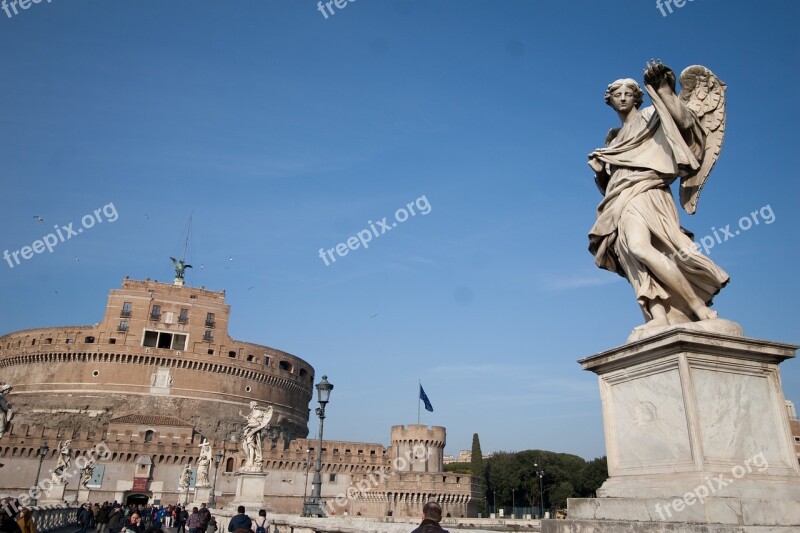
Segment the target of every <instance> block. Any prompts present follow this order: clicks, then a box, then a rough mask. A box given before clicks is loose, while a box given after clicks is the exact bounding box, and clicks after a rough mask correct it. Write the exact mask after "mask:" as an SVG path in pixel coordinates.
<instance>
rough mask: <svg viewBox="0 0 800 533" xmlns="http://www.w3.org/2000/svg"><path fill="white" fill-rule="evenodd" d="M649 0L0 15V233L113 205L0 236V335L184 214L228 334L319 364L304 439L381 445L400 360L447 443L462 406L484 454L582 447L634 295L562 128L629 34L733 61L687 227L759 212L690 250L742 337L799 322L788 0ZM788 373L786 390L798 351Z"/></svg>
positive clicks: (154, 268) (780, 337) (115, 275)
mask: <svg viewBox="0 0 800 533" xmlns="http://www.w3.org/2000/svg"><path fill="white" fill-rule="evenodd" d="M334 9H336V8H335V7H334ZM673 9H674V12H673V13H672V14H668V15H667V16H662V15H661V13H660V12H659V11H658V9H657V8H656V6H655V2H654V1H641V0H635V1H634V0H627V1H614V2H598V1H572V2H550V1H547V2H545V1H541V2H540V1H497V0H482V1H477V0H473V1H465V0H458V1H455V0H449V1H442V0H440V1H424V0H394V1H391V0H380V1H378V0H358V1H357V2H353V3H349V4H347V5H346V7H345V8H343V9H341V10H336V14H335V15H333V16H330V15H329V18H328V19H325V18H324V17H323V16H322V14H321V13H320V12H319V11H317V5H316V2H313V1H311V0H292V1H275V0H270V1H263V0H260V1H256V0H236V1H227V2H221V1H217V2H210V1H200V0H192V1H189V0H172V1H169V2H164V1H156V0H148V1H138V2H131V1H129V2H108V1H100V0H93V1H82V2H75V1H67V0H53V1H52V2H51V3H47V2H42V3H40V4H32V5H31V7H30V8H29V9H27V10H25V11H20V12H19V14H18V15H15V16H12V17H11V18H9V17H7V16H6V15H5V13H3V12H0V47H1V49H2V50H3V53H2V58H0V66H2V70H1V72H2V75H0V89H2V92H1V93H0V94H2V99H1V100H0V138H1V139H2V142H1V143H0V160H1V161H2V165H1V166H0V169H1V170H0V172H2V174H1V176H2V177H1V179H2V186H3V189H2V191H3V194H2V195H0V206H2V209H0V228H2V229H1V230H0V252H1V251H2V250H6V249H8V250H11V251H13V250H17V249H20V248H21V247H22V246H25V245H30V244H31V243H32V242H33V241H34V240H36V239H39V238H41V237H42V236H43V235H44V234H45V233H46V232H48V231H50V229H51V228H52V224H60V225H67V224H68V223H70V222H73V223H75V227H76V228H77V227H78V226H79V225H80V220H81V217H83V216H84V215H86V214H88V213H91V212H92V211H93V210H94V209H96V208H101V207H102V206H104V205H106V204H109V203H113V204H114V207H115V208H116V211H117V213H118V219H117V220H116V221H114V222H113V223H112V222H109V221H108V220H106V221H105V222H104V223H102V224H98V225H96V226H95V227H93V228H91V229H87V230H85V231H84V232H83V233H82V234H80V235H79V236H78V237H74V238H72V239H70V240H68V241H66V242H63V243H59V244H58V245H57V246H56V247H55V248H54V249H53V252H52V253H48V252H47V251H45V252H44V253H42V254H39V255H34V256H33V258H31V259H29V260H27V261H23V262H22V263H21V264H20V265H18V266H15V267H14V268H13V269H12V268H10V267H9V266H8V264H7V263H6V262H5V261H3V262H0V295H2V297H0V331H2V332H3V333H5V332H10V331H14V330H18V329H23V328H31V327H44V326H58V325H67V324H94V323H95V322H97V321H98V320H100V318H101V316H102V315H103V312H104V306H105V302H106V294H107V292H108V290H110V289H112V288H116V287H118V286H119V284H120V283H121V281H122V278H123V276H125V275H129V276H131V277H133V278H145V277H150V278H154V279H159V280H162V281H169V280H170V279H171V277H172V269H171V264H170V262H169V260H168V257H169V256H170V255H176V254H180V253H181V249H182V239H183V235H184V233H185V229H186V225H187V221H188V219H189V216H190V213H192V212H193V213H194V216H193V219H194V224H193V232H192V239H191V245H190V249H189V253H188V256H187V259H188V261H189V262H190V263H192V264H194V265H195V267H197V266H198V265H202V266H203V268H202V269H201V268H195V269H194V270H190V271H189V273H188V275H187V281H188V283H189V284H191V285H195V286H197V285H205V286H206V287H207V288H210V289H215V290H221V289H226V290H227V295H228V302H229V303H230V304H231V305H232V309H233V311H232V320H231V330H230V333H231V334H232V335H233V336H234V337H235V338H238V339H241V340H247V341H251V342H257V343H262V344H266V345H269V346H273V347H276V348H279V349H282V350H286V351H288V352H291V353H294V354H296V355H298V356H300V357H302V358H304V359H306V360H308V361H309V362H310V363H311V364H312V365H313V366H314V367H315V369H316V373H317V376H318V377H319V376H322V375H323V374H327V375H328V376H329V379H330V381H331V382H332V383H333V384H334V385H335V390H334V391H333V395H332V400H331V404H330V406H329V408H328V415H329V417H328V419H327V421H326V433H325V436H326V437H328V438H331V439H343V440H357V441H367V442H381V443H384V444H388V440H389V428H390V426H391V425H393V424H401V423H415V422H416V418H417V381H418V379H422V383H423V385H424V387H425V389H426V392H427V393H428V396H429V397H430V399H431V401H432V402H433V406H434V408H435V411H434V412H433V413H425V411H423V418H422V420H423V422H425V423H428V424H436V425H443V426H446V427H447V429H448V444H447V451H448V453H457V451H458V450H459V449H467V448H469V446H470V443H471V437H472V434H473V433H474V432H477V433H479V434H480V437H481V442H482V445H483V449H484V451H497V450H522V449H528V448H544V449H551V450H558V451H565V452H572V453H576V454H579V455H581V456H583V457H586V458H591V457H594V456H600V455H604V454H605V447H604V442H603V433H602V421H601V414H600V401H599V393H598V388H597V383H596V377H595V376H594V375H593V374H590V373H586V372H583V371H581V369H580V366H579V365H578V364H577V363H576V360H577V359H581V358H583V357H587V356H589V355H592V354H595V353H597V352H600V351H603V350H606V349H609V348H612V347H614V346H617V345H620V344H622V343H624V341H625V339H626V337H627V335H628V333H629V332H630V330H631V329H632V328H633V327H634V326H636V325H638V324H640V323H641V320H642V319H641V314H640V312H639V309H638V307H637V305H636V304H635V301H634V298H633V294H632V291H631V289H630V287H629V286H628V285H627V283H625V282H624V280H622V279H621V278H618V277H617V276H615V275H613V274H610V273H608V272H605V271H601V270H598V269H597V268H596V267H595V266H594V263H593V258H592V256H591V255H590V254H589V252H588V251H587V245H588V241H587V232H588V230H589V228H590V227H591V225H592V224H593V222H594V213H595V208H596V206H597V203H598V202H599V201H600V199H601V197H600V194H599V193H598V191H597V189H596V188H595V185H594V182H593V175H592V172H591V171H590V169H589V168H588V167H587V166H586V154H587V153H589V152H590V151H591V150H592V149H594V148H596V147H598V146H600V145H602V142H603V139H604V137H605V134H606V132H607V130H608V129H609V128H610V127H612V126H616V125H617V122H618V119H617V117H616V115H615V114H614V113H613V111H612V110H611V109H610V108H609V107H607V106H606V105H605V104H604V103H603V99H602V97H603V91H604V89H605V87H606V84H608V83H609V82H610V81H612V80H614V79H617V78H620V77H627V76H632V77H636V78H640V77H641V72H642V68H643V66H644V62H645V61H646V60H648V59H650V58H661V59H663V60H664V62H665V63H667V64H668V65H670V66H673V67H674V68H675V69H676V70H681V69H683V68H684V67H686V66H688V65H691V64H698V63H699V64H703V65H706V66H708V67H709V68H711V69H712V70H713V71H715V72H716V74H717V75H719V76H720V77H721V78H722V79H723V80H724V81H725V82H727V83H728V93H727V94H728V132H727V137H726V139H725V145H724V148H723V151H722V155H721V158H720V160H719V162H718V164H717V166H716V168H715V169H714V172H713V174H712V176H711V178H710V181H709V183H708V185H707V187H706V189H705V191H704V194H703V197H702V199H701V201H700V205H699V209H698V213H697V214H696V215H694V216H692V217H689V216H688V215H686V214H685V213H683V212H681V216H682V219H681V220H682V224H683V225H684V226H685V227H687V228H689V229H691V230H692V231H694V232H695V233H696V234H697V235H698V236H703V235H708V234H710V233H711V228H712V227H716V228H719V227H722V226H724V225H726V224H732V225H735V224H737V222H738V220H739V219H740V218H741V217H743V216H749V213H751V212H752V211H754V210H758V209H760V208H762V207H764V206H767V205H769V206H770V209H771V212H772V213H773V214H774V221H773V223H771V224H765V223H761V224H759V225H757V226H753V227H752V228H751V229H749V230H748V231H746V232H742V233H741V234H740V235H739V236H737V237H736V238H735V239H732V240H729V241H727V242H724V243H722V244H719V245H717V246H716V247H715V248H713V249H712V250H711V257H712V258H713V259H714V260H715V261H716V262H717V263H718V264H720V265H721V266H722V267H723V268H724V269H725V270H727V271H728V272H729V273H730V275H731V277H732V282H731V284H730V285H729V286H728V287H727V288H726V289H724V290H723V292H722V293H721V294H720V295H719V296H718V297H717V299H716V302H715V309H717V310H718V311H719V312H720V315H721V316H723V317H725V318H729V319H732V320H735V321H737V322H740V323H741V324H742V325H743V327H744V329H745V333H746V334H748V335H750V336H752V337H756V338H762V339H770V340H775V341H782V342H789V343H792V342H799V341H800V334H799V332H800V329H799V328H798V325H800V320H798V316H800V315H799V314H798V311H797V302H798V301H800V286H799V285H798V278H797V271H798V259H800V252H798V244H799V243H798V236H797V230H798V228H799V227H800V224H799V222H800V215H798V200H800V186H799V185H798V177H799V176H798V163H797V151H798V148H800V144H799V143H798V141H799V140H800V135H798V132H797V124H798V123H800V116H798V106H797V105H795V103H796V99H797V88H798V86H800V77H799V76H798V69H797V65H798V64H800V61H798V52H799V51H800V46H799V44H800V40H799V39H800V37H798V33H797V26H798V24H800V4H798V3H797V2H794V1H789V0H786V1H773V2H767V3H755V2H751V1H725V2H722V1H712V0H696V1H694V2H688V3H686V4H685V5H684V6H683V7H682V8H679V9H678V8H673ZM12 14H13V13H12ZM422 195H424V196H425V198H426V199H427V201H428V203H429V205H430V212H429V213H428V214H426V215H422V214H418V215H417V216H415V217H411V218H409V220H408V221H406V222H404V223H402V224H398V226H397V227H396V228H394V229H393V230H391V231H390V232H388V233H386V234H384V235H382V236H380V237H379V238H374V239H373V241H372V242H371V243H369V244H370V245H369V248H367V249H362V248H359V249H357V250H355V251H351V252H349V254H348V255H347V256H346V257H340V258H338V260H337V261H336V263H334V264H331V265H330V266H325V263H324V262H323V260H322V259H320V257H319V256H318V250H319V249H320V248H326V249H327V248H333V247H335V246H336V244H337V243H340V242H343V241H346V240H347V238H348V237H350V236H352V235H355V234H356V233H357V232H358V231H360V230H362V229H365V228H367V227H368V221H370V220H371V221H373V222H375V221H377V220H380V219H382V218H383V217H388V218H389V221H390V222H391V220H392V218H393V216H394V212H395V210H397V209H398V208H401V207H403V206H405V205H406V204H407V203H409V202H412V201H414V200H415V199H417V198H419V197H420V196H422ZM34 215H39V216H42V217H44V218H45V219H46V221H47V222H46V223H40V222H37V221H36V220H34V219H33V216H34ZM231 258H232V259H233V260H231ZM56 291H57V292H56ZM782 372H783V383H784V386H785V390H786V394H787V397H789V398H793V399H794V400H795V401H796V402H798V403H800V361H789V362H787V363H785V364H784V365H782ZM314 405H315V404H314ZM314 405H312V407H313V406H314ZM310 427H311V435H312V436H313V435H314V432H315V430H316V429H315V428H316V420H312V421H311V423H310Z"/></svg>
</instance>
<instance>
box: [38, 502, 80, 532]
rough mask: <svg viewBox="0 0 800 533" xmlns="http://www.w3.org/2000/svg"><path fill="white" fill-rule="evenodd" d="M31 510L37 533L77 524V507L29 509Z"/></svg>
mask: <svg viewBox="0 0 800 533" xmlns="http://www.w3.org/2000/svg"><path fill="white" fill-rule="evenodd" d="M31 510H32V511H33V512H32V514H31V516H32V517H33V521H34V523H35V524H36V531H37V533H47V532H48V531H53V530H54V529H59V528H62V527H66V526H70V525H77V524H78V507H64V508H45V507H31Z"/></svg>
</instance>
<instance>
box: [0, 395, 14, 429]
mask: <svg viewBox="0 0 800 533" xmlns="http://www.w3.org/2000/svg"><path fill="white" fill-rule="evenodd" d="M13 388H14V387H12V386H11V383H3V384H2V385H0V438H2V437H3V435H5V433H6V430H7V429H8V426H9V424H10V422H11V418H12V417H13V416H14V411H13V410H12V409H11V403H9V401H8V400H7V399H6V396H8V393H10V392H11V389H13Z"/></svg>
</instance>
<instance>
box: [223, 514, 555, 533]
mask: <svg viewBox="0 0 800 533" xmlns="http://www.w3.org/2000/svg"><path fill="white" fill-rule="evenodd" d="M211 513H212V514H213V515H214V516H215V517H216V518H217V527H218V528H219V530H218V531H219V533H226V532H227V531H228V522H229V521H230V517H231V514H232V513H231V510H229V509H220V510H216V509H212V510H211ZM250 517H251V518H252V517H253V515H252V514H250ZM267 518H268V519H269V524H270V529H269V533H409V531H413V530H414V529H415V528H416V527H417V526H418V525H419V523H420V519H413V518H400V517H395V518H366V517H361V516H336V517H329V518H305V517H302V516H297V515H287V514H273V513H269V515H268V516H267ZM441 526H442V527H443V528H444V529H446V530H448V531H450V533H497V532H499V531H530V532H537V531H541V521H539V520H522V519H518V520H513V519H503V518H499V519H495V518H443V519H442V523H441Z"/></svg>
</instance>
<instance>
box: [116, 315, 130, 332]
mask: <svg viewBox="0 0 800 533" xmlns="http://www.w3.org/2000/svg"><path fill="white" fill-rule="evenodd" d="M117 331H128V319H127V318H123V319H122V320H120V321H119V326H117Z"/></svg>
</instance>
